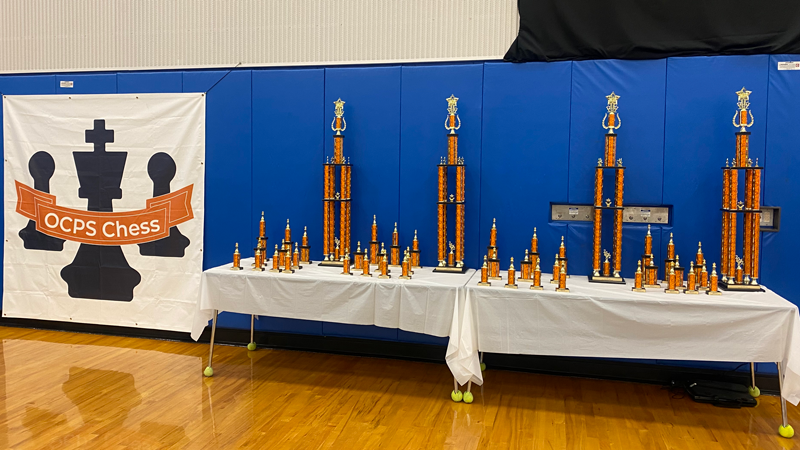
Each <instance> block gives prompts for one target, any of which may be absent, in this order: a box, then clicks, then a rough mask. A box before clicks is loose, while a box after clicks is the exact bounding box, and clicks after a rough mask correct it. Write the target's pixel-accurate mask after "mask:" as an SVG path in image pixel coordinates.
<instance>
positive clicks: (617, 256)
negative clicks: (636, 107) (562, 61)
mask: <svg viewBox="0 0 800 450" xmlns="http://www.w3.org/2000/svg"><path fill="white" fill-rule="evenodd" d="M606 98H607V99H608V105H607V106H606V111H607V113H606V116H605V117H603V128H605V129H606V130H608V132H607V133H606V145H605V160H601V159H598V160H597V167H596V168H595V171H594V219H593V222H594V234H593V241H592V244H593V245H592V273H591V275H589V281H592V282H595V283H619V284H624V283H625V279H624V278H622V275H620V271H621V270H622V185H623V180H624V176H625V167H623V166H622V160H621V159H619V160H617V159H616V155H617V134H616V133H615V132H614V131H615V130H618V129H619V127H620V125H622V121H620V120H619V116H617V100H619V95H616V94H615V93H613V92H612V93H611V94H610V95H607V96H606ZM606 118H607V119H608V125H606ZM606 170H613V171H614V204H613V205H612V204H611V199H610V198H608V199H606V200H605V203H604V202H603V173H604V172H605V171H606ZM603 210H611V211H614V235H613V248H612V253H611V256H612V257H613V258H612V259H613V262H614V268H613V272H612V270H611V265H610V264H609V265H607V266H606V268H602V269H601V265H600V250H601V248H600V247H601V239H600V238H601V235H602V227H603Z"/></svg>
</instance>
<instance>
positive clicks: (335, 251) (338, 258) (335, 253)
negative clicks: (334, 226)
mask: <svg viewBox="0 0 800 450" xmlns="http://www.w3.org/2000/svg"><path fill="white" fill-rule="evenodd" d="M333 242H334V243H335V244H336V247H334V248H333V260H334V261H341V260H342V252H341V250H340V249H339V238H334V240H333Z"/></svg>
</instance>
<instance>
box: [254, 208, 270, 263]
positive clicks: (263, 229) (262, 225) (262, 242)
mask: <svg viewBox="0 0 800 450" xmlns="http://www.w3.org/2000/svg"><path fill="white" fill-rule="evenodd" d="M266 233H267V224H266V222H264V211H261V221H260V222H259V223H258V242H257V244H256V248H260V249H261V254H262V255H266V252H267V234H266ZM254 251H255V250H254ZM265 259H268V258H265Z"/></svg>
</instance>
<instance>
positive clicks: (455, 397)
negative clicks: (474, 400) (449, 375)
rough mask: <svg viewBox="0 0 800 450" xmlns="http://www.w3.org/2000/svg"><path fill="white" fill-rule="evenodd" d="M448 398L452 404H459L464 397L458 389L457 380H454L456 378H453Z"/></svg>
mask: <svg viewBox="0 0 800 450" xmlns="http://www.w3.org/2000/svg"><path fill="white" fill-rule="evenodd" d="M450 398H451V399H452V400H453V401H454V402H460V401H461V399H463V398H464V395H463V394H462V393H461V391H460V390H459V389H458V380H456V377H453V392H451V393H450Z"/></svg>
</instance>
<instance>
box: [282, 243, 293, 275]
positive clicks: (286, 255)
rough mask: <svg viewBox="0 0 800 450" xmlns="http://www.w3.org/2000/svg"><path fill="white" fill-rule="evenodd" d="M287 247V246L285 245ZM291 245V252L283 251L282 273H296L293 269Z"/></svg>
mask: <svg viewBox="0 0 800 450" xmlns="http://www.w3.org/2000/svg"><path fill="white" fill-rule="evenodd" d="M284 245H285V244H284ZM291 245H292V244H291V243H290V244H289V250H282V252H283V270H282V271H281V273H286V274H289V273H294V269H293V268H292V250H291V248H292V247H291Z"/></svg>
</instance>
